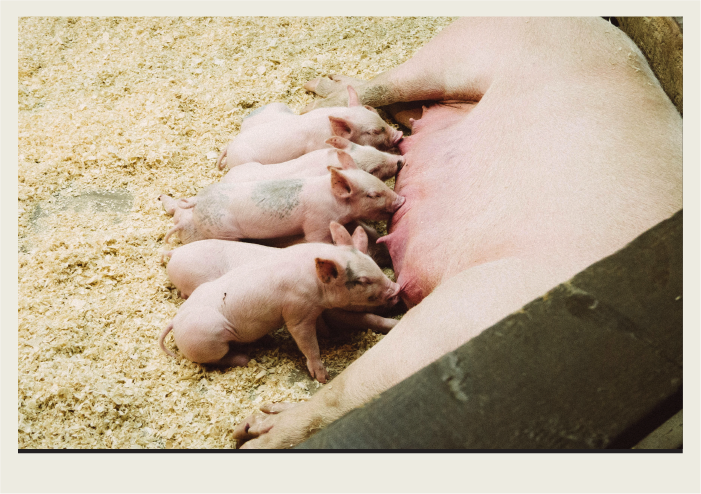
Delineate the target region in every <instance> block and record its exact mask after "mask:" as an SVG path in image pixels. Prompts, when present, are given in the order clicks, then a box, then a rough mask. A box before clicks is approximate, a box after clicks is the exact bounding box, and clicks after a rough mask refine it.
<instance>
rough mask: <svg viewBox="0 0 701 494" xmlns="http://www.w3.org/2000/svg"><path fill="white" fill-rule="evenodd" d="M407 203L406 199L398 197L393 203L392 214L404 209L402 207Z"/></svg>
mask: <svg viewBox="0 0 701 494" xmlns="http://www.w3.org/2000/svg"><path fill="white" fill-rule="evenodd" d="M405 202H406V197H404V196H400V195H397V198H396V199H395V200H394V202H392V205H391V206H390V208H389V209H390V212H391V213H396V212H397V210H398V209H399V208H401V207H402V205H403V204H404V203H405Z"/></svg>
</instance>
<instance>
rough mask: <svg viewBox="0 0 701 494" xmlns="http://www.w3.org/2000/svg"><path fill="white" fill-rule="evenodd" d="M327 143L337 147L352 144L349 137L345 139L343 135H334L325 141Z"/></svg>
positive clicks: (344, 147) (345, 146)
mask: <svg viewBox="0 0 701 494" xmlns="http://www.w3.org/2000/svg"><path fill="white" fill-rule="evenodd" d="M324 142H325V143H326V144H330V145H331V146H333V147H335V148H336V149H346V148H347V147H349V146H350V145H351V142H350V141H349V140H348V139H344V138H343V137H339V136H333V137H329V138H328V139H326V140H325V141H324Z"/></svg>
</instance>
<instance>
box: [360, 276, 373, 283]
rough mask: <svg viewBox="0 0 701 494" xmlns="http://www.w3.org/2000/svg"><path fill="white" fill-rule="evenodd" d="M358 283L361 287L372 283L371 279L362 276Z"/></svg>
mask: <svg viewBox="0 0 701 494" xmlns="http://www.w3.org/2000/svg"><path fill="white" fill-rule="evenodd" d="M358 283H360V284H361V285H369V284H370V283H371V282H370V279H369V278H366V277H365V276H361V277H360V278H358Z"/></svg>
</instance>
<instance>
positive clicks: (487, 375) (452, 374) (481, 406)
mask: <svg viewBox="0 0 701 494" xmlns="http://www.w3.org/2000/svg"><path fill="white" fill-rule="evenodd" d="M682 217H683V216H682V212H681V211H679V212H678V213H677V214H675V215H674V216H673V217H672V218H670V219H668V220H666V221H664V222H662V223H660V224H659V225H657V226H656V227H654V228H652V229H651V230H649V231H648V232H646V233H644V234H643V235H641V236H640V237H638V238H637V239H636V240H634V241H633V242H631V243H630V244H629V245H628V246H626V247H625V248H624V249H622V250H620V251H619V252H617V253H615V254H614V255H612V256H610V257H607V258H605V259H603V260H601V261H599V262H597V263H596V264H594V265H592V266H590V267H589V268H587V269H586V270H585V271H583V272H581V273H580V274H578V275H577V276H575V277H574V278H573V279H571V280H569V281H568V282H566V283H563V284H561V285H558V286H557V287H555V288H554V289H553V290H551V291H550V292H548V293H547V294H545V295H544V296H543V297H541V298H539V299H537V300H534V301H533V302H531V303H529V304H528V305H526V306H525V307H524V308H523V310H522V311H520V312H517V313H514V314H512V315H510V316H508V317H506V318H505V319H503V320H502V321H500V322H499V323H497V324H495V325H494V326H492V327H491V328H489V329H487V330H485V331H484V332H483V333H482V334H481V335H480V336H478V337H476V338H474V339H472V340H471V341H469V342H468V343H466V344H465V345H463V346H461V347H460V348H458V349H457V350H455V351H454V352H451V353H448V354H446V355H445V356H443V357H442V358H441V359H439V360H438V361H436V362H434V363H433V364H431V365H429V366H427V367H425V368H424V369H422V370H420V371H419V372H417V373H416V374H414V375H413V376H411V377H409V378H408V379H406V380H404V381H403V382H401V383H399V384H398V385H396V386H394V387H393V388H391V389H389V390H387V391H386V392H384V393H382V394H381V395H379V396H378V397H377V398H376V399H374V400H373V401H371V402H370V403H368V404H367V405H366V406H364V407H361V408H359V409H356V410H353V411H351V412H350V413H348V414H347V415H346V416H344V417H342V418H341V419H340V420H338V421H336V422H334V423H333V424H331V425H330V426H329V427H327V428H326V429H324V430H322V431H320V432H319V433H317V434H316V435H315V436H313V437H312V438H311V439H309V440H308V441H306V442H305V443H303V444H301V445H300V446H298V447H299V448H301V449H310V448H311V449H332V448H341V449H356V448H361V449H370V448H374V449H395V448H399V449H414V448H418V449H480V450H481V449H494V448H498V449H562V448H566V449H599V448H631V447H632V446H634V445H635V444H636V443H638V442H639V441H641V440H642V439H643V438H645V436H647V435H648V434H649V433H650V432H652V431H653V430H654V429H655V428H657V427H659V426H660V425H661V424H662V423H664V422H665V421H666V420H667V419H669V418H670V417H672V416H673V415H674V414H675V413H677V412H678V411H679V410H681V408H682V272H683V270H682ZM437 330H439V328H437Z"/></svg>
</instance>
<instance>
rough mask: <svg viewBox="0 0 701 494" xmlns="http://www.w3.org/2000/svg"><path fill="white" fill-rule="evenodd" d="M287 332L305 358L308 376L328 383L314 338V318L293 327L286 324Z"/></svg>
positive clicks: (327, 374) (316, 341) (327, 376)
mask: <svg viewBox="0 0 701 494" xmlns="http://www.w3.org/2000/svg"><path fill="white" fill-rule="evenodd" d="M287 330H288V331H289V332H290V334H291V335H292V338H294V340H295V342H296V343H297V346H298V347H299V349H300V350H301V352H302V353H303V354H304V356H305V357H307V369H309V374H311V376H312V377H313V378H314V379H316V380H317V381H319V382H320V383H325V382H326V381H328V380H329V373H328V372H327V371H326V368H325V367H324V364H323V362H322V361H321V352H320V351H319V341H318V340H317V338H316V317H314V318H313V319H307V320H304V321H302V322H300V323H298V324H294V325H293V324H290V323H289V322H288V324H287Z"/></svg>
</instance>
